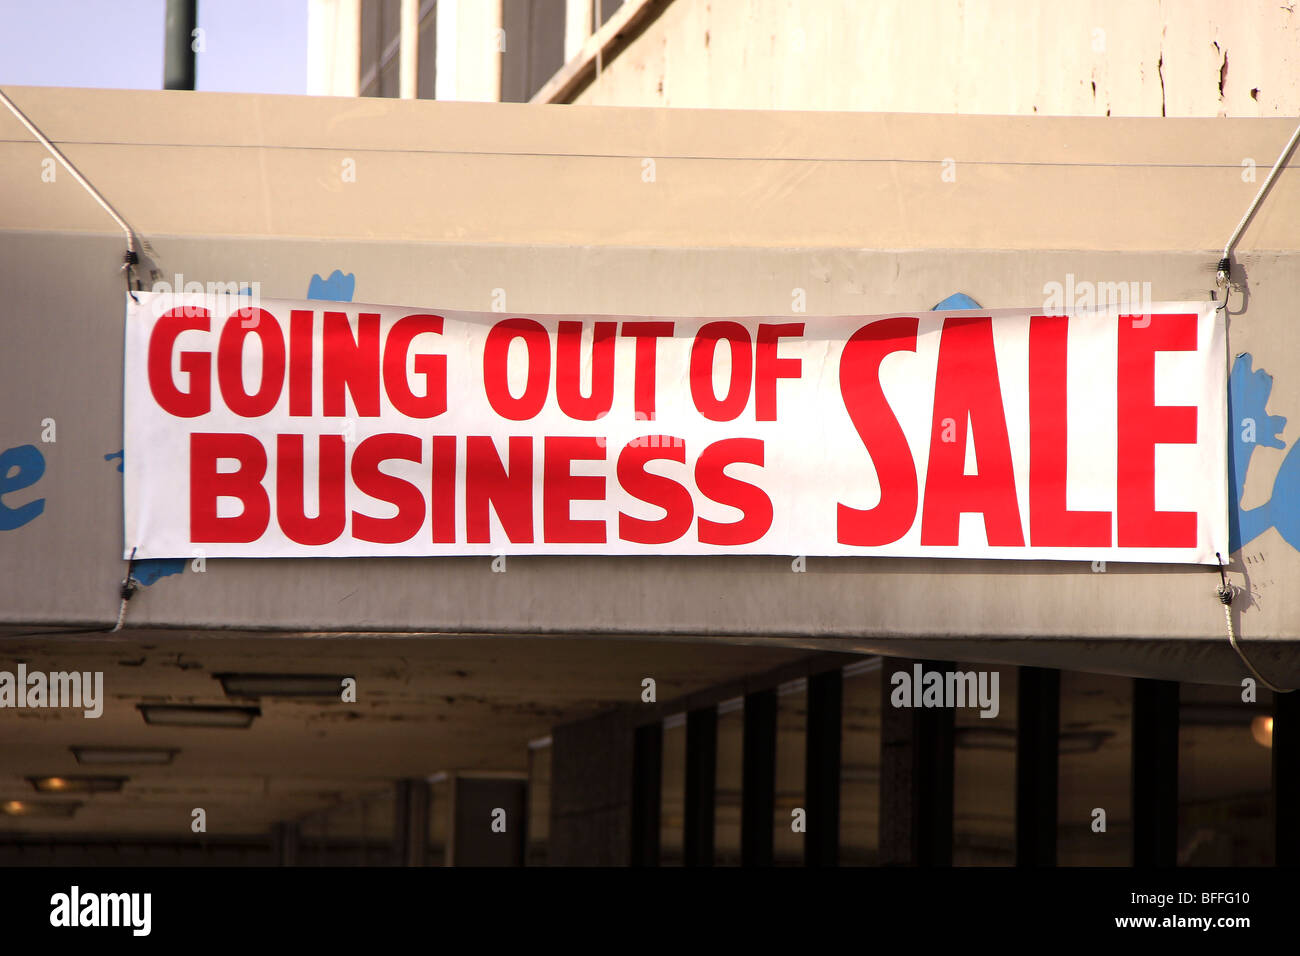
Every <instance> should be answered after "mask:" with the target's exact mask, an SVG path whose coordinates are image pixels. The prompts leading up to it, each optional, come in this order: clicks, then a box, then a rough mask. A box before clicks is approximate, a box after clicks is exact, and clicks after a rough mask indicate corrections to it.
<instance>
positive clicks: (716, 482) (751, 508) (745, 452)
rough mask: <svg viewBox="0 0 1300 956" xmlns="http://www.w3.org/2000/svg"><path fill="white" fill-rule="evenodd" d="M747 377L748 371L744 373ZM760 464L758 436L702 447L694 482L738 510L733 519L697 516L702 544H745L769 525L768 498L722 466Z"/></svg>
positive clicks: (758, 535)
mask: <svg viewBox="0 0 1300 956" xmlns="http://www.w3.org/2000/svg"><path fill="white" fill-rule="evenodd" d="M745 378H746V380H748V378H749V376H748V373H747V374H746V376H745ZM742 462H743V463H746V464H751V465H760V466H761V465H762V464H763V442H762V440H761V439H758V438H724V439H723V440H722V441H717V442H714V443H713V444H712V445H710V446H709V447H708V448H706V449H704V452H703V454H701V455H700V460H699V461H697V462H696V463H695V486H696V487H697V488H699V489H700V492H701V493H703V494H704V495H707V496H708V497H709V498H711V499H712V500H713V501H716V502H718V504H723V505H730V506H731V507H733V508H737V509H739V510H740V511H741V512H742V517H741V518H740V519H739V520H737V521H731V522H720V521H710V520H709V519H708V518H700V526H699V538H700V542H701V543H703V544H720V545H734V544H749V543H751V542H753V541H757V540H758V539H759V538H761V537H763V535H765V534H767V530H768V529H769V528H770V527H772V499H771V498H769V497H768V496H767V493H766V492H765V491H763V489H762V488H759V487H758V486H756V485H751V484H750V483H749V482H747V481H740V480H739V479H736V478H732V477H731V476H730V475H728V474H727V473H726V467H727V466H728V465H731V464H736V463H742Z"/></svg>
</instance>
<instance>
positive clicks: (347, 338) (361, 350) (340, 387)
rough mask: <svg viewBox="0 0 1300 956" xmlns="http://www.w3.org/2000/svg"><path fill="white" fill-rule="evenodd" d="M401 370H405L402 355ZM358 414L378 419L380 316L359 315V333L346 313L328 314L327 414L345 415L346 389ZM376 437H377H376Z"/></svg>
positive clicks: (324, 345)
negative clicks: (354, 335) (353, 331)
mask: <svg viewBox="0 0 1300 956" xmlns="http://www.w3.org/2000/svg"><path fill="white" fill-rule="evenodd" d="M402 371H403V373H405V371H406V361H405V355H403V361H402ZM345 388H346V389H347V394H348V395H350V396H352V404H353V405H354V406H355V407H356V410H357V415H359V416H360V417H362V418H378V417H379V313H378V312H362V313H360V314H359V315H357V333H356V337H355V338H354V337H353V335H352V323H351V322H349V321H348V316H347V313H346V312H326V313H325V324H324V328H323V330H322V332H321V397H322V401H323V403H324V408H323V413H324V414H326V415H339V416H342V415H346V414H347V413H348V406H347V399H346V398H345V397H344V394H343V392H344V389H345ZM376 437H377V436H376Z"/></svg>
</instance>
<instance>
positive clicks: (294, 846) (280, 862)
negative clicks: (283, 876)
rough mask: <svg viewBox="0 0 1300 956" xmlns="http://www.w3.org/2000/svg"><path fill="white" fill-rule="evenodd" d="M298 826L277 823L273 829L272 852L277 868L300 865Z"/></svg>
mask: <svg viewBox="0 0 1300 956" xmlns="http://www.w3.org/2000/svg"><path fill="white" fill-rule="evenodd" d="M298 837H299V833H298V824H296V823H277V824H275V825H274V826H272V827H271V851H272V853H273V854H274V856H275V864H276V866H297V865H298Z"/></svg>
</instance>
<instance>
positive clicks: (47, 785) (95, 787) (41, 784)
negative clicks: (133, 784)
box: [27, 776, 127, 793]
mask: <svg viewBox="0 0 1300 956" xmlns="http://www.w3.org/2000/svg"><path fill="white" fill-rule="evenodd" d="M126 781H127V778H126V777H90V776H72V777H28V778H27V782H28V783H30V784H31V785H32V787H33V788H34V789H35V790H36V792H37V793H120V792H121V790H122V784H124V783H126Z"/></svg>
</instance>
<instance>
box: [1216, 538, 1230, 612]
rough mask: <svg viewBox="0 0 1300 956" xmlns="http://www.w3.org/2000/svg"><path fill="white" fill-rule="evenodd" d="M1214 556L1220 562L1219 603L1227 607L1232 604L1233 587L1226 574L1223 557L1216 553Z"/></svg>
mask: <svg viewBox="0 0 1300 956" xmlns="http://www.w3.org/2000/svg"><path fill="white" fill-rule="evenodd" d="M1214 556H1215V557H1216V558H1217V559H1218V561H1219V581H1220V584H1219V603H1220V604H1223V605H1225V606H1226V605H1230V604H1231V603H1232V585H1230V584H1228V575H1227V574H1225V573H1224V569H1223V555H1221V554H1219V552H1217V551H1215V552H1214Z"/></svg>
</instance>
